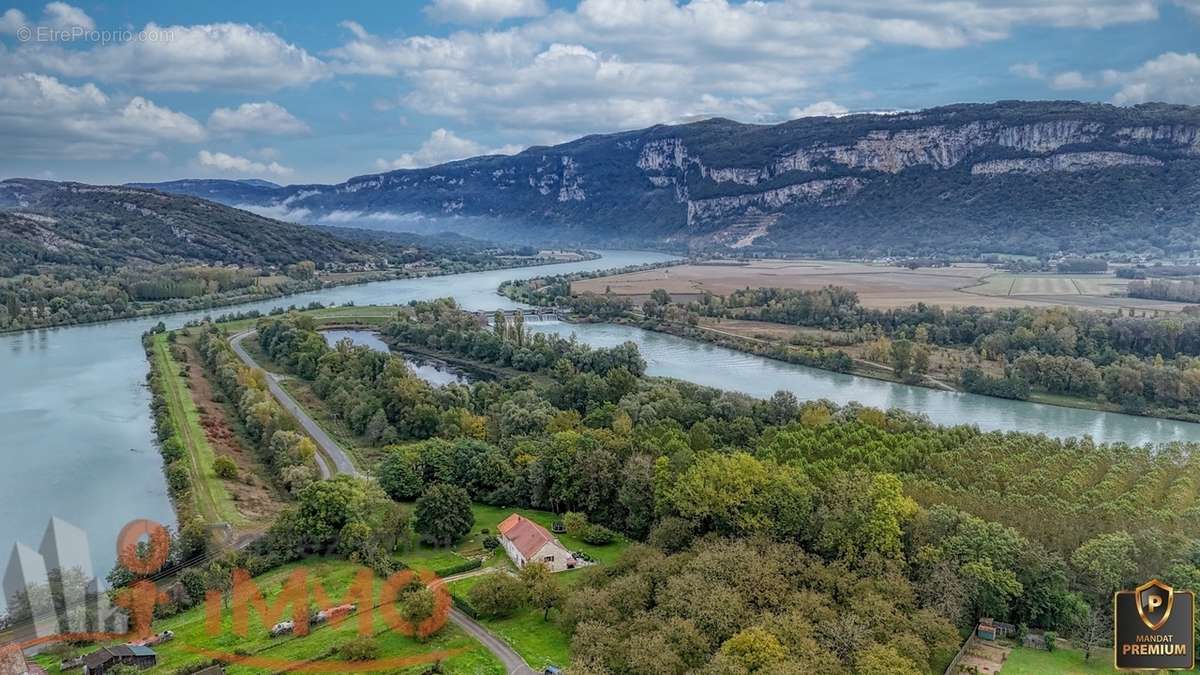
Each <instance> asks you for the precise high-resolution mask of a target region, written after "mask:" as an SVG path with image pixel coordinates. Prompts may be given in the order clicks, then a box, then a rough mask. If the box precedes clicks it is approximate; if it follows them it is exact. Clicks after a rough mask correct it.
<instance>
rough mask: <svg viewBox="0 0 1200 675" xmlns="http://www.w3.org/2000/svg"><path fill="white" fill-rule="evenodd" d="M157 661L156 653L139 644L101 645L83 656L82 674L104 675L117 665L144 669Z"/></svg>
mask: <svg viewBox="0 0 1200 675" xmlns="http://www.w3.org/2000/svg"><path fill="white" fill-rule="evenodd" d="M157 663H158V654H155V653H154V650H153V649H150V648H149V647H142V646H140V645H117V646H116V647H102V648H101V649H98V650H96V651H94V652H92V653H91V654H88V655H87V656H85V657H83V675H104V673H107V672H108V671H109V670H112V669H113V668H116V667H117V666H122V665H124V666H133V667H135V668H140V669H142V670H145V669H147V668H153V667H154V666H155V664H157Z"/></svg>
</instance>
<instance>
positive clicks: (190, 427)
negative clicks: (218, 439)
mask: <svg viewBox="0 0 1200 675" xmlns="http://www.w3.org/2000/svg"><path fill="white" fill-rule="evenodd" d="M154 358H155V361H156V365H157V367H158V371H159V373H160V374H161V376H162V381H163V388H164V390H165V394H166V397H167V408H168V410H170V413H171V419H172V420H173V421H174V423H175V428H176V430H178V432H179V440H180V441H181V442H182V443H183V446H184V450H185V451H186V453H187V461H186V464H187V468H188V474H189V475H190V476H191V483H192V490H191V497H192V500H193V502H194V503H195V505H196V509H197V511H198V512H199V514H200V515H201V516H203V517H204V519H205V520H206V521H208V522H210V523H218V522H225V523H229V524H230V525H234V526H237V525H244V524H245V519H244V518H243V517H242V515H241V514H240V513H238V510H237V508H236V506H235V505H234V502H233V499H232V498H231V497H230V495H229V491H228V490H226V489H225V486H224V485H223V484H222V482H221V479H220V478H218V477H217V475H216V473H215V472H214V471H213V462H214V461H216V454H215V453H214V452H213V449H212V446H211V445H209V443H208V438H207V436H206V435H205V433H204V428H203V427H202V426H201V425H200V413H199V412H198V411H197V410H196V404H195V402H194V401H192V395H191V393H190V392H189V391H188V389H187V387H186V386H185V385H184V381H183V378H182V377H180V376H179V364H178V363H177V362H176V361H175V358H174V357H172V356H171V349H170V345H169V344H168V343H167V336H166V335H165V334H159V335H155V336H154Z"/></svg>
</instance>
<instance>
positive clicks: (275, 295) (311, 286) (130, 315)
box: [0, 251, 601, 335]
mask: <svg viewBox="0 0 1200 675" xmlns="http://www.w3.org/2000/svg"><path fill="white" fill-rule="evenodd" d="M600 258H601V255H600V254H598V253H596V252H595V251H579V257H577V258H574V259H560V258H553V257H544V258H537V259H534V260H532V261H523V260H518V259H514V258H497V259H496V260H498V261H501V262H502V264H496V265H479V266H475V267H474V268H472V269H465V270H461V269H456V270H438V271H433V272H427V271H422V272H418V273H411V272H405V271H403V270H389V271H384V272H348V273H332V274H329V275H325V276H319V277H317V278H315V279H312V280H309V281H307V282H305V281H293V282H290V283H288V284H287V285H285V286H283V287H282V288H281V289H280V286H279V285H270V286H268V285H264V286H258V287H257V288H262V289H280V290H267V291H263V292H258V293H236V294H234V293H230V294H214V295H203V296H199V297H195V298H177V299H171V300H162V301H158V302H154V303H149V302H142V303H137V302H133V303H132V304H133V305H135V306H134V307H133V308H132V309H129V310H126V311H123V312H114V313H111V314H109V315H107V316H104V317H102V318H98V319H90V320H83V321H65V320H62V321H49V322H45V323H38V324H36V325H24V326H17V327H8V328H0V335H11V334H18V333H23V332H26V331H31V330H44V329H48V328H67V327H72V326H89V325H97V324H104V323H108V322H111V321H125V320H131V319H147V318H154V317H157V316H167V315H170V314H178V313H180V312H194V311H207V310H213V309H221V308H224V307H233V306H237V305H246V304H252V303H256V302H267V301H271V300H280V299H284V298H288V297H292V296H296V295H302V294H305V293H315V292H320V291H323V290H329V289H334V288H341V287H346V286H360V285H365V284H373V283H380V282H389V281H407V280H418V279H428V278H436V277H446V276H455V275H459V274H472V273H477V272H493V271H502V270H508V269H521V268H531V269H532V268H536V267H545V266H547V265H563V264H570V263H578V262H588V261H592V260H599V259H600ZM0 280H2V279H0ZM144 305H152V306H148V307H147V306H144Z"/></svg>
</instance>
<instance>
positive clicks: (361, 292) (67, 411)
mask: <svg viewBox="0 0 1200 675" xmlns="http://www.w3.org/2000/svg"><path fill="white" fill-rule="evenodd" d="M668 258H669V256H666V255H662V254H657V253H645V252H632V251H607V252H604V257H603V258H602V259H599V260H593V261H587V262H581V263H567V264H561V265H552V266H547V267H536V268H525V269H510V270H498V271H493V272H477V273H471V274H462V275H455V276H446V277H432V278H426V279H409V280H401V281H386V282H379V283H373V284H366V285H360V286H344V287H340V288H333V289H328V290H322V291H314V292H311V293H305V294H302V295H297V296H291V297H288V298H281V299H276V300H269V301H265V302H259V303H254V304H251V305H243V306H240V307H238V309H260V310H264V311H265V310H267V309H270V308H271V307H275V306H280V305H283V306H286V305H290V304H293V303H294V304H297V305H303V304H307V303H308V302H311V301H313V300H319V301H321V302H324V303H327V304H330V303H333V304H338V303H344V302H350V301H353V302H354V303H356V304H359V305H364V304H398V303H405V302H408V301H409V300H415V299H431V298H439V297H446V296H453V297H454V298H456V299H457V300H458V302H459V304H460V305H461V306H462V307H464V308H467V309H483V310H490V309H498V308H513V307H517V306H518V304H517V303H513V302H511V301H509V300H507V299H506V298H504V297H502V296H500V295H497V294H496V287H497V286H498V285H499V284H500V282H502V281H505V280H508V279H519V278H525V277H532V276H540V275H543V274H554V273H562V272H571V271H579V270H592V269H607V268H611V267H620V266H624V265H631V264H637V263H643V262H652V261H661V260H665V259H668ZM224 311H234V310H232V309H217V310H211V311H203V312H189V313H181V314H175V315H171V316H168V317H165V318H163V317H153V318H146V319H134V320H127V321H114V322H110V323H104V324H95V325H88V326H77V327H70V328H58V329H49V330H40V331H29V332H25V333H18V334H11V335H0V382H2V383H3V386H0V546H2V547H3V548H0V555H4V556H6V555H7V552H8V551H9V550H11V547H12V545H13V544H14V543H15V542H18V541H20V542H23V543H25V544H28V545H29V546H32V547H34V548H37V547H38V545H39V544H40V542H41V536H42V531H43V530H44V528H45V527H46V523H47V521H48V519H49V518H50V517H51V516H59V517H61V518H63V519H65V520H67V521H69V522H71V523H74V524H75V525H77V526H79V527H82V528H84V530H85V531H86V532H87V533H88V535H89V537H90V540H91V548H92V558H93V560H94V563H95V569H96V570H97V571H98V572H99V573H100V574H101V575H102V574H104V572H106V571H107V570H108V569H109V568H110V567H111V565H112V562H113V560H114V559H115V546H114V542H115V539H116V534H117V532H119V530H120V528H121V527H122V526H123V525H124V524H125V523H126V522H128V521H130V520H132V519H135V518H151V519H154V520H158V521H160V522H164V523H173V522H174V515H173V513H172V510H171V506H170V503H169V501H168V500H167V495H166V489H165V485H164V483H163V477H162V470H161V462H160V459H159V456H158V453H157V451H156V450H155V447H154V442H153V433H152V430H151V419H150V410H149V402H150V398H149V393H148V391H147V390H146V387H145V379H146V372H147V369H148V366H147V364H146V359H145V357H144V355H143V353H142V347H141V342H140V336H141V334H142V333H143V332H144V331H146V330H147V329H149V328H150V327H151V326H153V325H154V324H155V323H157V322H158V321H159V320H160V319H163V320H164V321H165V322H166V323H167V325H168V326H169V327H177V326H179V325H182V324H183V323H184V322H186V321H188V320H190V319H193V318H197V317H201V316H203V315H204V314H213V315H216V314H220V313H222V312H224ZM527 325H528V326H529V327H530V328H535V329H538V330H545V331H553V332H558V333H562V334H569V333H575V334H576V335H578V336H579V339H580V340H582V341H584V342H587V343H589V344H594V345H597V346H608V345H613V344H618V343H620V342H623V341H625V340H632V341H634V342H636V343H638V345H639V346H640V347H641V349H642V353H643V354H644V356H645V358H646V361H647V362H648V364H649V373H650V374H651V375H664V376H670V377H677V378H681V379H686V380H691V381H693V382H697V383H700V384H705V385H709V386H714V387H721V388H724V389H729V390H734V391H740V392H744V393H747V394H752V395H755V396H769V395H770V394H771V393H773V392H774V391H776V390H779V389H787V390H790V391H793V392H795V393H796V395H797V396H798V397H800V398H802V399H812V398H827V399H830V400H833V401H836V402H839V403H845V402H849V401H861V402H863V403H866V404H868V405H872V406H878V407H883V408H889V407H897V408H903V409H905V410H911V411H914V412H919V413H923V414H925V415H928V416H929V418H930V419H931V420H933V421H934V422H938V423H941V424H976V425H978V426H979V427H980V428H983V429H988V430H991V429H1002V430H1020V431H1028V432H1034V433H1045V434H1048V435H1052V436H1060V437H1065V436H1075V435H1082V434H1090V435H1091V436H1092V437H1093V438H1095V439H1096V440H1098V441H1124V442H1129V443H1139V444H1140V443H1157V442H1166V441H1174V440H1196V441H1200V425H1197V424H1189V423H1185V422H1173V421H1167V420H1157V419H1151V418H1144V417H1134V416H1129V415H1119V414H1112V413H1098V412H1092V411H1086V410H1075V409H1070V408H1059V407H1055V406H1045V405H1038V404H1033V403H1025V402H1020V401H1006V400H1002V399H995V398H988V397H983V396H974V395H970V394H956V393H953V392H944V391H935V390H931V389H924V388H920V387H908V386H904V385H897V384H891V383H887V382H881V381H877V380H870V379H864V378H857V377H853V376H848V375H839V374H835V373H829V372H825V371H821V370H814V369H811V368H805V367H803V366H796V365H791V364H786V363H781V362H776V361H771V360H769V359H764V358H761V357H757V356H752V355H749V354H742V353H740V352H736V351H732V350H729V349H724V348H720V347H715V346H712V345H708V344H703V343H697V342H692V341H689V340H684V339H680V338H676V337H672V336H669V335H662V334H658V333H649V332H645V331H642V330H639V329H636V328H629V327H620V326H609V325H570V324H563V323H559V322H546V323H539V322H530V323H528V324H527ZM6 563H7V558H0V569H2V566H3V565H5V564H6Z"/></svg>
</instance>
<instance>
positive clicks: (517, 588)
mask: <svg viewBox="0 0 1200 675" xmlns="http://www.w3.org/2000/svg"><path fill="white" fill-rule="evenodd" d="M467 598H468V599H469V600H470V601H471V606H472V607H474V608H475V611H477V612H479V614H480V615H482V616H485V617H495V618H504V617H507V616H512V614H513V613H514V612H516V611H517V610H518V609H520V608H521V607H523V606H524V605H525V603H526V602H528V600H529V589H528V588H527V587H526V585H525V582H523V581H521V580H520V579H518V578H517V577H515V576H513V575H511V574H508V573H506V572H498V573H495V574H488V575H486V576H485V577H484V578H483V579H482V580H480V581H479V582H478V583H476V584H475V585H474V586H472V587H471V588H470V590H468V591H467Z"/></svg>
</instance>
